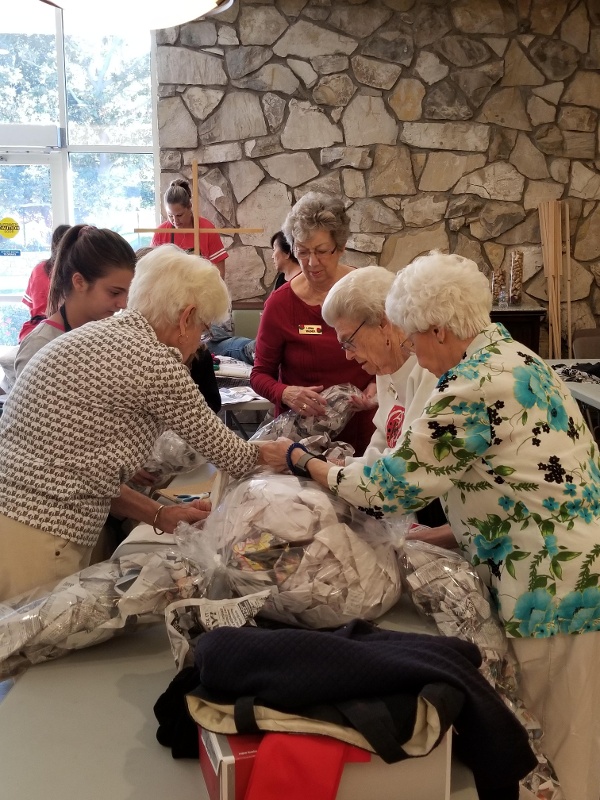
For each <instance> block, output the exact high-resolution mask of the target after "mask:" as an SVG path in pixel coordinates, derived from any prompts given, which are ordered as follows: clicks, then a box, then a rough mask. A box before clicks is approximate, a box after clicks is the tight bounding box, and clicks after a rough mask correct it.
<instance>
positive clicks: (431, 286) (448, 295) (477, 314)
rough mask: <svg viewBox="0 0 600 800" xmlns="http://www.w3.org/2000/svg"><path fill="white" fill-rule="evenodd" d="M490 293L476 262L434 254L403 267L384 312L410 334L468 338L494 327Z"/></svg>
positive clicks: (432, 252) (434, 251)
mask: <svg viewBox="0 0 600 800" xmlns="http://www.w3.org/2000/svg"><path fill="white" fill-rule="evenodd" d="M491 308H492V294H491V292H490V287H489V283H488V280H487V278H486V277H485V275H484V274H483V273H482V272H480V270H479V267H478V266H477V264H476V263H475V262H474V261H471V260H470V259H468V258H463V257H462V256H459V255H452V254H450V255H446V254H444V253H440V252H439V251H438V250H432V251H431V252H430V253H429V254H428V255H425V256H420V257H419V258H416V259H415V260H414V261H413V262H412V263H411V264H409V265H408V266H407V267H404V269H403V270H401V271H400V272H399V273H398V275H397V276H396V280H395V281H394V283H393V286H392V289H391V291H390V293H389V295H388V298H387V302H386V304H385V309H386V312H387V316H388V319H389V320H390V321H391V322H392V323H393V324H394V325H397V326H399V327H400V328H403V329H404V330H405V331H406V333H407V334H408V335H410V334H411V333H415V332H420V333H423V332H425V331H427V330H429V329H430V328H432V327H435V326H439V327H440V328H448V329H449V330H450V331H452V333H454V335H455V336H457V337H458V338H459V339H463V340H464V339H469V338H471V337H473V336H476V335H477V334H478V333H480V332H481V331H482V330H483V329H484V328H485V327H487V326H488V325H489V324H490V310H491Z"/></svg>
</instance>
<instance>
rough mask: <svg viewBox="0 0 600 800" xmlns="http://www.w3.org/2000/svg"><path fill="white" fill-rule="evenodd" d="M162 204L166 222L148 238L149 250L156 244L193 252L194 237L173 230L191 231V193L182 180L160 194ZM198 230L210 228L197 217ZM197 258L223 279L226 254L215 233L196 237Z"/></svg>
mask: <svg viewBox="0 0 600 800" xmlns="http://www.w3.org/2000/svg"><path fill="white" fill-rule="evenodd" d="M163 202H164V206H165V210H166V212H167V217H168V219H167V221H166V222H163V223H162V225H159V226H158V227H159V228H160V229H161V232H160V233H155V234H154V236H153V237H152V247H156V246H157V245H159V244H176V245H177V247H181V249H182V250H187V252H188V253H193V252H194V234H193V233H176V231H177V228H193V227H194V212H193V211H192V190H191V188H190V184H189V183H188V181H186V180H185V179H184V178H177V179H176V180H174V181H171V183H170V184H169V188H168V189H167V191H166V192H165V194H164V197H163ZM200 227H201V228H214V227H215V226H214V225H213V224H212V222H210V220H208V219H205V218H204V217H200ZM199 244H200V255H201V256H204V258H207V259H208V260H209V261H211V262H212V263H213V264H214V265H215V267H216V268H217V269H218V270H219V272H220V274H221V277H222V278H223V279H225V259H226V258H227V252H226V251H225V248H224V247H223V242H222V241H221V237H220V236H219V234H218V233H201V234H200V242H199Z"/></svg>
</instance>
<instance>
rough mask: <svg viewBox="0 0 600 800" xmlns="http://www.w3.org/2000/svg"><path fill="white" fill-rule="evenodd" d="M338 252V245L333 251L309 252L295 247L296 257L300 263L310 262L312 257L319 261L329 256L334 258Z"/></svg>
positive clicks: (319, 250)
mask: <svg viewBox="0 0 600 800" xmlns="http://www.w3.org/2000/svg"><path fill="white" fill-rule="evenodd" d="M336 250H337V245H335V246H334V247H333V248H332V249H331V250H322V249H318V250H308V249H306V248H304V247H294V255H295V256H296V258H297V259H298V261H308V259H309V258H310V257H311V256H314V257H315V258H317V259H318V260H319V261H320V260H321V259H322V258H327V256H332V255H333V254H334V253H335V251H336Z"/></svg>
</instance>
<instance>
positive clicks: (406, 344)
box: [400, 336, 415, 356]
mask: <svg viewBox="0 0 600 800" xmlns="http://www.w3.org/2000/svg"><path fill="white" fill-rule="evenodd" d="M400 349H401V350H404V352H405V353H406V354H407V355H409V356H412V355H414V353H415V345H414V343H413V342H412V340H411V339H410V338H409V337H408V336H407V337H406V339H405V340H404V341H403V342H402V344H401V345H400Z"/></svg>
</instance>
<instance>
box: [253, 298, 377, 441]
mask: <svg viewBox="0 0 600 800" xmlns="http://www.w3.org/2000/svg"><path fill="white" fill-rule="evenodd" d="M308 325H312V326H319V329H320V330H321V333H316V334H309V333H301V332H300V331H301V329H302V328H303V326H308ZM372 380H373V378H372V376H371V375H368V374H367V373H366V372H365V371H364V370H363V369H362V368H361V367H360V366H359V365H358V364H357V363H356V362H355V361H350V360H348V359H347V358H346V356H345V354H344V351H343V350H342V348H341V347H340V343H339V342H338V340H337V336H336V333H335V330H334V329H333V328H330V327H329V325H327V324H326V323H325V322H324V320H323V317H322V316H321V306H309V305H307V304H306V303H305V302H304V301H303V300H301V299H300V298H299V297H298V296H297V295H296V294H295V293H294V292H293V291H292V288H291V284H290V283H286V284H284V285H283V286H281V288H279V289H277V290H276V291H274V292H273V293H272V294H271V295H270V296H269V298H268V300H267V301H266V303H265V309H264V312H263V314H262V317H261V320H260V327H259V329H258V335H257V337H256V354H255V356H254V368H253V370H252V377H251V379H250V383H251V384H252V388H253V389H254V391H255V392H257V393H258V394H260V395H261V396H262V397H266V398H267V400H270V401H271V402H272V403H274V405H275V415H276V416H277V415H279V414H281V412H282V411H287V410H288V409H287V407H286V406H285V404H284V403H283V400H282V397H281V396H282V394H283V390H284V389H285V388H286V386H323V388H325V389H327V388H328V387H329V386H334V385H335V384H338V383H352V384H354V385H355V386H356V387H358V388H359V389H360V390H361V391H364V390H365V389H366V387H367V386H368V384H369V383H370V382H371V381H372ZM374 413H375V412H374V411H359V412H358V413H357V414H355V415H354V417H352V419H351V420H350V422H349V423H348V425H346V427H345V428H344V430H343V431H342V433H341V434H340V435H339V436H338V438H339V439H340V440H342V441H345V442H349V443H350V444H351V445H353V446H354V449H355V451H356V455H362V454H363V452H364V450H365V448H366V447H367V445H368V444H369V441H370V439H371V436H372V435H373V431H374V430H375V428H374V425H373V416H374Z"/></svg>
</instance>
